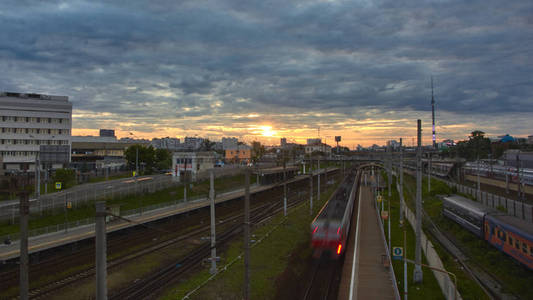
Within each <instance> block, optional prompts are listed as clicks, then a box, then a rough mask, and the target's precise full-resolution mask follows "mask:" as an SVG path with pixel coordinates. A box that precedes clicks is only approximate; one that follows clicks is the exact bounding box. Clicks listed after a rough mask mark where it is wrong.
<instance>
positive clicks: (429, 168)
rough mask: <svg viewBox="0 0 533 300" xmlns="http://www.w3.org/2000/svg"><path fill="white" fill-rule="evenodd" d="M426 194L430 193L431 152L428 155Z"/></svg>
mask: <svg viewBox="0 0 533 300" xmlns="http://www.w3.org/2000/svg"><path fill="white" fill-rule="evenodd" d="M428 158H429V159H428V194H429V192H431V152H429V153H428Z"/></svg>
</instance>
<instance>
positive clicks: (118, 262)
mask: <svg viewBox="0 0 533 300" xmlns="http://www.w3.org/2000/svg"><path fill="white" fill-rule="evenodd" d="M268 206H269V204H265V205H261V206H259V207H256V208H254V209H252V211H257V210H263V209H265V208H267V207H268ZM239 218H242V214H239V215H235V216H232V217H229V218H228V219H226V220H221V221H219V222H218V225H224V224H228V223H231V222H234V221H236V220H237V219H239ZM208 231H209V226H208V225H207V226H202V227H201V228H198V229H194V230H192V231H190V232H188V233H186V234H184V235H180V236H179V237H176V238H173V239H170V240H166V241H163V242H161V243H158V244H156V245H154V246H151V247H148V248H145V249H142V250H140V251H137V252H134V253H131V254H128V255H125V256H123V257H119V258H116V259H113V260H111V261H109V262H108V266H107V270H108V272H109V271H111V270H113V269H116V268H118V267H120V266H122V265H124V264H126V263H128V262H131V261H133V260H135V259H137V258H139V257H142V256H144V255H147V254H150V253H153V252H156V251H159V250H162V249H164V248H167V247H169V246H172V245H174V244H176V243H180V242H183V241H186V240H188V239H191V238H193V237H196V236H198V235H202V234H204V233H207V232H208ZM94 274H95V269H94V267H91V268H87V269H84V270H83V271H81V272H78V273H76V274H73V275H70V276H68V277H66V278H63V279H61V280H58V281H55V282H52V283H49V284H47V285H45V286H43V287H40V288H37V289H33V290H31V291H30V297H31V298H32V299H42V298H44V297H47V296H49V295H51V294H52V293H54V292H55V291H57V290H60V289H61V288H63V287H66V286H68V285H70V284H72V283H74V282H77V281H80V280H83V279H85V278H88V277H91V276H93V275H94Z"/></svg>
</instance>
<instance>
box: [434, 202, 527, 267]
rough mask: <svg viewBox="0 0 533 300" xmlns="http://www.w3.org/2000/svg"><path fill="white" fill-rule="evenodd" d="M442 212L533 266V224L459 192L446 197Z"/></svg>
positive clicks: (510, 254)
mask: <svg viewBox="0 0 533 300" xmlns="http://www.w3.org/2000/svg"><path fill="white" fill-rule="evenodd" d="M442 214H443V215H444V216H445V217H447V218H449V219H451V220H453V221H455V222H456V223H457V224H459V225H461V226H462V227H463V228H465V229H466V230H468V231H470V232H472V233H473V234H475V235H476V236H477V237H479V238H481V239H484V240H485V241H487V242H488V243H489V244H491V245H492V246H494V247H496V248H497V249H498V250H500V251H501V252H503V253H505V254H507V255H509V256H511V257H512V258H514V259H515V260H516V261H518V262H519V263H521V264H523V265H524V266H525V267H526V268H528V269H529V270H533V224H531V223H528V222H526V221H524V220H521V219H518V218H515V217H513V216H509V215H506V214H504V213H503V212H500V211H498V210H495V209H492V208H489V207H486V206H484V205H482V204H481V203H478V202H475V201H472V200H470V199H467V198H464V197H461V196H458V195H448V196H444V197H442Z"/></svg>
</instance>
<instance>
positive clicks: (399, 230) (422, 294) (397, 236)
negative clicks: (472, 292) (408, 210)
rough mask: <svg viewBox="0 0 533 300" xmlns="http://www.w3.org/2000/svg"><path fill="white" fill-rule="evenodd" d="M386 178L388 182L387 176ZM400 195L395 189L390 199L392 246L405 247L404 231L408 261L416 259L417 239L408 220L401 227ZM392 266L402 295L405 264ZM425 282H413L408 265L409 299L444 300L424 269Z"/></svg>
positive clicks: (436, 284) (386, 227) (395, 261)
mask: <svg viewBox="0 0 533 300" xmlns="http://www.w3.org/2000/svg"><path fill="white" fill-rule="evenodd" d="M383 175H384V178H385V180H386V175H385V174H383ZM387 195H388V190H387V189H385V190H384V192H383V196H384V197H383V199H384V203H383V204H384V207H385V208H384V209H387V207H388V205H389V203H388V202H389V199H388V196H387ZM399 199H400V198H399V194H398V192H397V191H396V189H395V188H392V189H391V199H390V215H389V216H390V218H391V244H392V246H393V247H404V229H405V233H406V244H407V251H405V250H406V249H404V255H405V256H406V257H407V258H408V259H412V260H414V259H415V246H416V237H415V232H414V230H413V228H412V227H411V225H410V224H409V222H408V221H407V219H405V220H404V225H403V227H400V200H399ZM384 229H385V237H387V236H388V222H384ZM422 263H424V264H427V263H428V262H427V260H426V256H425V255H424V254H422ZM392 265H393V267H394V274H395V276H396V281H397V283H398V290H399V292H400V294H401V295H402V294H403V292H404V278H403V273H404V267H403V262H402V261H399V260H393V261H392ZM422 271H423V282H422V283H421V284H419V283H414V282H413V272H414V265H413V264H407V278H408V283H407V285H408V296H409V299H444V295H443V294H442V291H441V289H440V286H439V285H438V283H437V280H436V279H435V276H434V275H433V272H431V270H429V269H426V268H423V269H422Z"/></svg>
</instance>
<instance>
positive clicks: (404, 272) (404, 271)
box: [403, 227, 408, 300]
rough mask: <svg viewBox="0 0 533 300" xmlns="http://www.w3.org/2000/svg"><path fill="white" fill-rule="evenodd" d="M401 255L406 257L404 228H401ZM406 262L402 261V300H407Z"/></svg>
mask: <svg viewBox="0 0 533 300" xmlns="http://www.w3.org/2000/svg"><path fill="white" fill-rule="evenodd" d="M403 255H404V257H407V234H406V233H405V227H404V228H403ZM407 280H408V279H407V261H406V260H405V259H404V260H403V300H407V292H408V284H407Z"/></svg>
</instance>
